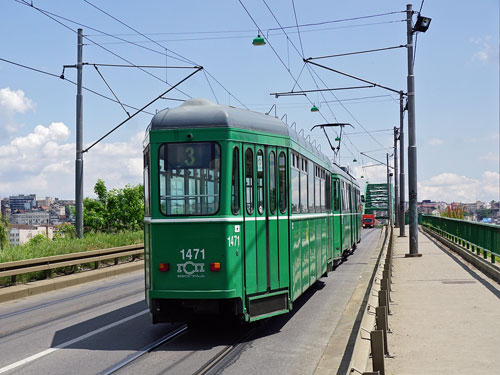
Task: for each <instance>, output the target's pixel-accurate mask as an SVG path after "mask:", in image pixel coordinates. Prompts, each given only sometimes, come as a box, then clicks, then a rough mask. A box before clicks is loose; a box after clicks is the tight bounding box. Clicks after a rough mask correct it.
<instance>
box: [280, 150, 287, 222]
mask: <svg viewBox="0 0 500 375" xmlns="http://www.w3.org/2000/svg"><path fill="white" fill-rule="evenodd" d="M278 168H279V170H278V173H279V175H278V178H279V185H278V188H279V206H280V212H281V213H282V214H284V213H285V212H286V206H287V189H286V171H287V169H286V156H285V153H284V152H283V151H282V152H280V156H279V160H278Z"/></svg>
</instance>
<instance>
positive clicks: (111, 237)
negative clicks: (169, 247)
mask: <svg viewBox="0 0 500 375" xmlns="http://www.w3.org/2000/svg"><path fill="white" fill-rule="evenodd" d="M142 242H143V231H136V232H119V233H86V234H85V236H84V238H58V239H55V240H52V241H51V240H48V239H47V240H43V241H40V242H37V243H32V242H28V243H26V244H23V245H20V246H10V245H9V246H7V247H6V248H5V249H3V250H0V263H4V262H12V261H14V260H26V259H33V258H43V257H48V256H52V255H62V254H70V253H78V252H82V251H89V250H97V249H107V248H111V247H117V246H124V245H134V244H139V243H142Z"/></svg>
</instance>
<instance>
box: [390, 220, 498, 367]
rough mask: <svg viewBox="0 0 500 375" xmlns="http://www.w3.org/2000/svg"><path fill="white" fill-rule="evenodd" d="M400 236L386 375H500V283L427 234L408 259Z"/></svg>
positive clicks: (420, 236) (396, 244) (396, 241)
mask: <svg viewBox="0 0 500 375" xmlns="http://www.w3.org/2000/svg"><path fill="white" fill-rule="evenodd" d="M398 233H399V230H398V229H395V231H394V234H395V235H394V258H393V265H394V274H393V278H392V280H393V285H392V289H393V291H392V293H391V298H392V300H393V304H391V310H392V313H393V315H391V316H389V326H390V328H391V329H392V331H393V333H392V334H389V335H388V344H389V352H390V354H391V355H393V356H394V358H388V359H386V361H385V368H386V374H389V375H396V374H397V375H410V374H425V375H429V374H439V375H443V374H453V375H457V374H467V375H473V374H500V364H499V359H498V358H499V353H500V352H499V348H500V285H499V284H498V283H496V282H495V281H493V280H491V279H489V278H488V277H486V276H485V275H484V274H482V273H481V272H480V271H478V270H477V269H476V268H475V267H474V266H472V265H471V264H469V263H467V262H466V261H465V260H463V259H462V258H461V257H460V256H458V255H457V254H456V253H454V252H452V251H449V250H447V249H446V248H444V247H443V246H442V245H441V244H439V243H438V242H436V241H435V240H434V239H432V238H431V237H428V236H427V235H426V234H424V233H422V232H419V234H418V243H419V253H421V254H422V257H420V258H405V254H406V253H408V237H405V238H400V237H398V236H397V234H398ZM406 233H407V234H408V233H409V230H408V228H407V230H406Z"/></svg>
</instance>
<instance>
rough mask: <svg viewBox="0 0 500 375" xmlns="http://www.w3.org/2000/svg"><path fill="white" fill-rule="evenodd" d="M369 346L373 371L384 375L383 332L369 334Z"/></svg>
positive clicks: (377, 331) (376, 331)
mask: <svg viewBox="0 0 500 375" xmlns="http://www.w3.org/2000/svg"><path fill="white" fill-rule="evenodd" d="M370 346H371V350H372V366H373V371H379V372H380V375H385V364H384V331H382V330H375V331H371V332H370Z"/></svg>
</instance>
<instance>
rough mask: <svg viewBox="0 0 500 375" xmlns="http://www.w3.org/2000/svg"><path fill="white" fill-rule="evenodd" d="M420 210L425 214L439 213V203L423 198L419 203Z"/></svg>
mask: <svg viewBox="0 0 500 375" xmlns="http://www.w3.org/2000/svg"><path fill="white" fill-rule="evenodd" d="M417 208H418V212H421V213H423V214H424V215H437V214H438V212H439V203H437V202H431V201H430V200H423V201H422V202H419V203H417Z"/></svg>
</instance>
